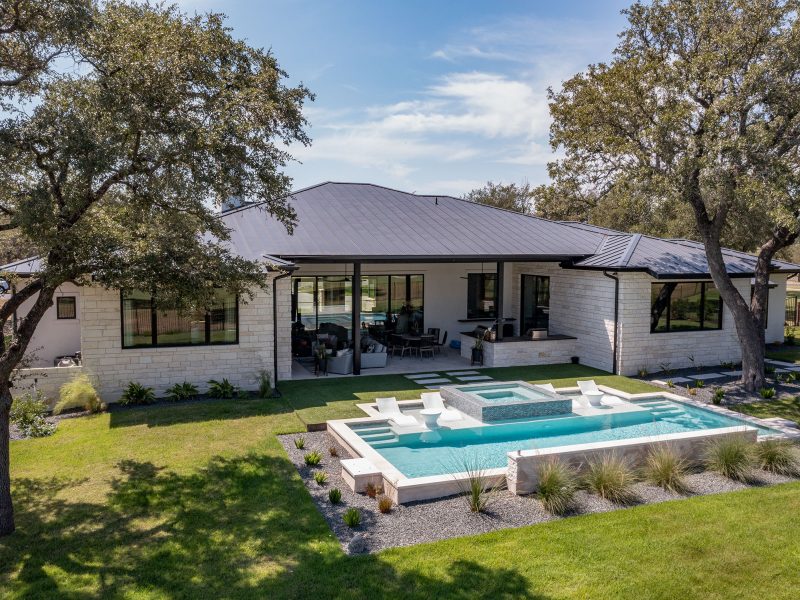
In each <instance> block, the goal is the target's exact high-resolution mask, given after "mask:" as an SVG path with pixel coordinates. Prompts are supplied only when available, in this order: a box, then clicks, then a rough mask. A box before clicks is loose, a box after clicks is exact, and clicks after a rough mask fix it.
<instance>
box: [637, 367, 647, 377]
mask: <svg viewBox="0 0 800 600" xmlns="http://www.w3.org/2000/svg"><path fill="white" fill-rule="evenodd" d="M639 377H647V369H646V368H644V367H641V368H640V369H639Z"/></svg>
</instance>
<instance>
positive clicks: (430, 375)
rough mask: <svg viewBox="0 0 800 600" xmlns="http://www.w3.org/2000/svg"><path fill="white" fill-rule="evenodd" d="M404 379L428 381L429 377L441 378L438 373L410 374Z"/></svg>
mask: <svg viewBox="0 0 800 600" xmlns="http://www.w3.org/2000/svg"><path fill="white" fill-rule="evenodd" d="M405 377H406V379H430V378H431V377H441V375H439V373H412V374H411V375H406V376H405Z"/></svg>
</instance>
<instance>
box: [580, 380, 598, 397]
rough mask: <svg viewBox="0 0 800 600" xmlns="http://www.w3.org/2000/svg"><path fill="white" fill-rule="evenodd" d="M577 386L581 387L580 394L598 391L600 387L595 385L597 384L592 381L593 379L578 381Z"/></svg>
mask: <svg viewBox="0 0 800 600" xmlns="http://www.w3.org/2000/svg"><path fill="white" fill-rule="evenodd" d="M578 387H579V388H580V389H581V394H585V393H586V392H599V391H600V388H598V387H597V384H596V383H595V382H594V379H589V380H588V381H579V382H578Z"/></svg>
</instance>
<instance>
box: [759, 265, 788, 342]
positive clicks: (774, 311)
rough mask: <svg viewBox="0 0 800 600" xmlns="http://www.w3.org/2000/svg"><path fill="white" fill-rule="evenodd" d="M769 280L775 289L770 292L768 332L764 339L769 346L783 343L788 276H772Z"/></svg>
mask: <svg viewBox="0 0 800 600" xmlns="http://www.w3.org/2000/svg"><path fill="white" fill-rule="evenodd" d="M769 280H770V281H771V282H772V283H774V284H775V287H774V288H772V289H770V291H769V308H768V310H767V330H766V332H765V335H764V338H765V339H766V341H767V343H768V344H770V343H782V342H783V332H784V328H783V325H784V321H785V319H786V275H772V276H771V277H770V278H769Z"/></svg>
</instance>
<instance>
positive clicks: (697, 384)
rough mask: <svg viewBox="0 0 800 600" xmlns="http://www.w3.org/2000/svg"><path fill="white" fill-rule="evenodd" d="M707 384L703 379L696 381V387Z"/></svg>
mask: <svg viewBox="0 0 800 600" xmlns="http://www.w3.org/2000/svg"><path fill="white" fill-rule="evenodd" d="M705 386H706V384H705V382H704V381H703V380H702V379H698V380H696V381H695V382H694V387H696V388H697V389H700V388H703V387H705Z"/></svg>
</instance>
